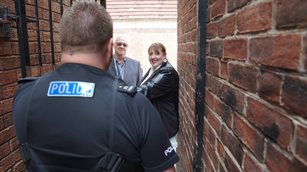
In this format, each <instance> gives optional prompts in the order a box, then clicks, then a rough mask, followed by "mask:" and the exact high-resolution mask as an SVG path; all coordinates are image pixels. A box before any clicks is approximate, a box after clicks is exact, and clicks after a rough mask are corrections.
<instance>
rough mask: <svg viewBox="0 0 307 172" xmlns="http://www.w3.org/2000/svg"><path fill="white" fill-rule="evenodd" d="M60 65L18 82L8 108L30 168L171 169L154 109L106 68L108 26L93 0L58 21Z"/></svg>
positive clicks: (86, 171)
mask: <svg viewBox="0 0 307 172" xmlns="http://www.w3.org/2000/svg"><path fill="white" fill-rule="evenodd" d="M60 27H61V28H60V31H61V33H60V40H61V48H62V53H61V60H62V64H61V66H59V67H58V68H57V69H55V70H54V71H52V72H50V73H48V74H45V75H43V76H41V77H40V78H39V79H32V78H27V79H24V80H23V81H21V87H20V89H19V90H18V92H17V93H16V96H15V98H14V104H13V117H14V124H15V128H16V135H17V138H18V140H19V142H20V150H21V155H22V158H23V160H24V161H25V163H26V168H27V170H28V171H30V172H32V171H39V172H45V171H48V172H49V171H54V172H62V171H65V172H79V171H80V172H91V171H125V172H129V171H143V170H144V171H168V172H172V171H175V168H174V164H175V163H176V162H177V161H178V160H179V158H178V156H177V155H176V153H175V151H174V150H173V148H172V147H171V145H170V142H169V140H168V136H167V134H166V130H165V128H164V126H163V124H162V121H161V119H160V117H159V114H158V112H157V111H156V110H155V108H154V107H153V106H152V105H151V103H150V102H149V101H148V100H147V99H146V98H145V97H144V96H143V95H142V94H140V93H136V91H135V89H133V87H127V86H125V85H123V84H122V83H120V82H118V81H117V79H116V78H114V77H113V76H112V75H110V74H108V73H107V72H106V70H107V69H108V66H109V64H110V62H111V57H112V35H113V24H112V20H111V17H110V15H109V14H108V13H107V12H106V10H105V9H104V8H103V7H102V6H100V5H98V4H97V3H95V2H85V1H82V2H75V3H74V4H73V5H72V7H69V8H67V10H66V11H65V12H64V14H63V16H62V19H61V24H60Z"/></svg>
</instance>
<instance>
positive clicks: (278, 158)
mask: <svg viewBox="0 0 307 172" xmlns="http://www.w3.org/2000/svg"><path fill="white" fill-rule="evenodd" d="M288 157H289V154H288V153H286V152H282V151H281V150H279V149H278V148H277V147H276V146H273V145H272V144H270V143H268V148H267V154H266V158H265V164H266V166H267V168H268V170H269V171H270V172H290V171H291V172H303V171H306V170H307V166H304V165H303V164H302V163H300V162H299V161H297V159H289V158H288Z"/></svg>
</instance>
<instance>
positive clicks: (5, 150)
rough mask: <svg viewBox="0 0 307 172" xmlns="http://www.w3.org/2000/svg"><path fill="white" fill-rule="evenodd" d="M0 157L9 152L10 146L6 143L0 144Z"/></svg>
mask: <svg viewBox="0 0 307 172" xmlns="http://www.w3.org/2000/svg"><path fill="white" fill-rule="evenodd" d="M0 152H1V154H0V159H2V158H4V157H6V156H8V155H9V154H10V153H11V152H10V147H9V144H8V143H4V144H2V145H0Z"/></svg>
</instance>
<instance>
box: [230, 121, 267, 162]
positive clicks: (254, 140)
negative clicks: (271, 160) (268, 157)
mask: <svg viewBox="0 0 307 172" xmlns="http://www.w3.org/2000/svg"><path fill="white" fill-rule="evenodd" d="M233 130H234V132H235V134H236V135H237V136H238V137H239V139H240V140H241V141H242V142H243V143H244V145H246V146H247V147H248V149H249V150H250V151H251V152H252V153H253V154H254V155H255V156H256V158H257V159H258V160H260V161H263V157H264V156H263V155H264V136H263V135H261V134H260V133H258V132H257V130H256V129H255V128H253V127H251V126H250V124H248V122H247V121H244V120H242V119H241V118H240V117H238V116H235V118H234V124H233Z"/></svg>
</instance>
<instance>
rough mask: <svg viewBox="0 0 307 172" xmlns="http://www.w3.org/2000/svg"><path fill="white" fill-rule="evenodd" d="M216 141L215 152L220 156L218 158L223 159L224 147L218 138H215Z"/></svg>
mask: <svg viewBox="0 0 307 172" xmlns="http://www.w3.org/2000/svg"><path fill="white" fill-rule="evenodd" d="M216 143H217V148H216V149H217V153H218V155H219V156H220V159H221V160H222V161H223V160H224V158H225V149H224V145H223V143H222V142H220V140H218V139H217V141H216Z"/></svg>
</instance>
